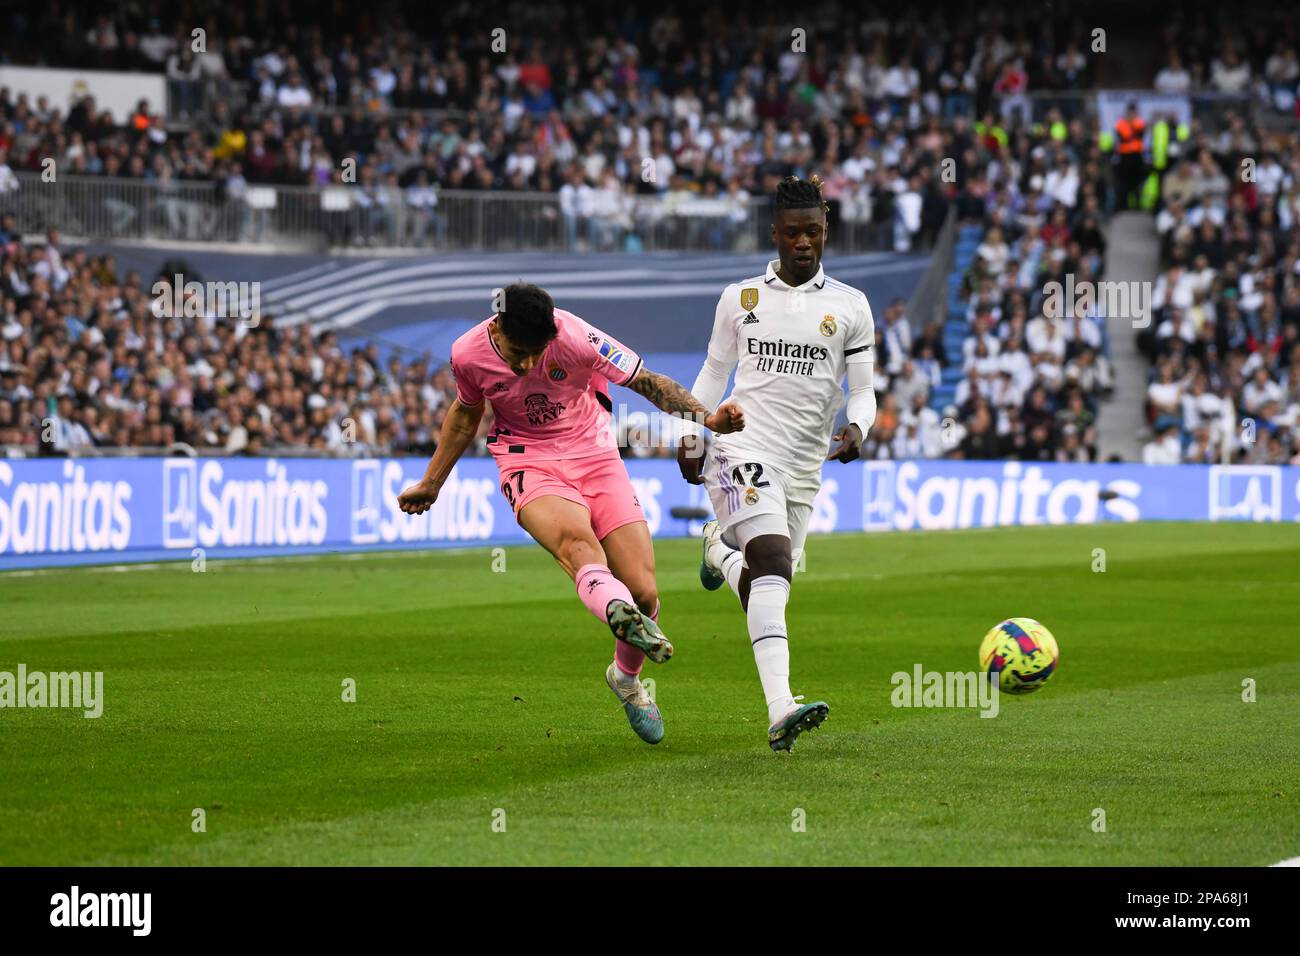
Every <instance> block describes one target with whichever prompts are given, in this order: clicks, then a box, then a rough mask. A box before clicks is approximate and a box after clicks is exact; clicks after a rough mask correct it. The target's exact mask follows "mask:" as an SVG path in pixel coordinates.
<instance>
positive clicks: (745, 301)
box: [740, 289, 758, 312]
mask: <svg viewBox="0 0 1300 956" xmlns="http://www.w3.org/2000/svg"><path fill="white" fill-rule="evenodd" d="M756 305H758V290H757V289H741V290H740V307H741V308H742V309H744V310H745V311H746V312H748V311H749V310H751V309H752V308H754V306H756Z"/></svg>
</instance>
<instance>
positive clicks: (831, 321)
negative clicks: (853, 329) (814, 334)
mask: <svg viewBox="0 0 1300 956" xmlns="http://www.w3.org/2000/svg"><path fill="white" fill-rule="evenodd" d="M821 328H822V335H824V336H826V337H827V338H830V337H831V336H832V335H834V334H835V316H833V315H824V316H822V326H821Z"/></svg>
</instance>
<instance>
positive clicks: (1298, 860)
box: [1272, 856, 1300, 866]
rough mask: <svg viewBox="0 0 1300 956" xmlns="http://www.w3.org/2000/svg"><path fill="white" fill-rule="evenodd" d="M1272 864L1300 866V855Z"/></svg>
mask: <svg viewBox="0 0 1300 956" xmlns="http://www.w3.org/2000/svg"><path fill="white" fill-rule="evenodd" d="M1272 866H1300V856H1293V857H1291V859H1289V860H1283V861H1282V862H1281V863H1274V864H1272Z"/></svg>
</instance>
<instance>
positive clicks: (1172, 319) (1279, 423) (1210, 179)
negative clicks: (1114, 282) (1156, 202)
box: [1139, 120, 1300, 464]
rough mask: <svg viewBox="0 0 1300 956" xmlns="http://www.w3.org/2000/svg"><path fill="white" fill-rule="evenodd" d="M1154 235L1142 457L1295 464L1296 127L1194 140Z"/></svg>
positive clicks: (1299, 427)
mask: <svg viewBox="0 0 1300 956" xmlns="http://www.w3.org/2000/svg"><path fill="white" fill-rule="evenodd" d="M1247 163H1249V164H1253V166H1250V165H1247ZM1247 169H1250V173H1249V175H1247V174H1246V170H1247ZM1156 229H1157V231H1158V233H1159V235H1160V238H1161V255H1162V271H1161V273H1160V275H1159V276H1158V278H1157V279H1156V282H1155V286H1154V289H1153V293H1152V306H1153V315H1154V320H1153V323H1152V325H1151V327H1150V328H1149V329H1148V330H1146V331H1145V332H1144V333H1143V334H1142V335H1141V337H1140V339H1139V341H1140V344H1141V347H1142V349H1143V351H1144V352H1145V354H1146V355H1147V356H1148V357H1149V358H1150V359H1151V361H1152V371H1151V381H1150V384H1149V386H1148V388H1147V403H1146V404H1147V420H1148V422H1149V423H1150V425H1151V428H1152V430H1153V432H1154V437H1153V439H1152V441H1151V442H1150V443H1148V444H1147V446H1146V448H1145V449H1144V458H1145V460H1146V461H1148V462H1152V463H1175V462H1180V461H1186V462H1209V461H1219V460H1221V459H1222V457H1223V455H1224V453H1225V452H1226V453H1227V454H1228V455H1229V456H1231V457H1232V458H1233V459H1234V460H1241V461H1247V462H1250V463H1256V464H1281V463H1286V462H1291V463H1295V464H1300V134H1297V133H1296V132H1294V130H1292V131H1288V132H1285V133H1272V134H1270V133H1269V132H1267V131H1266V130H1265V129H1261V128H1256V127H1251V126H1249V125H1247V124H1245V123H1244V122H1242V121H1240V120H1237V121H1235V122H1233V123H1232V124H1230V126H1229V127H1228V128H1227V129H1225V130H1224V131H1223V133H1222V135H1219V136H1208V135H1207V136H1203V137H1201V138H1200V140H1199V141H1198V142H1196V143H1195V148H1193V149H1190V150H1187V151H1185V152H1184V154H1183V156H1182V157H1181V158H1180V160H1179V161H1178V162H1177V163H1176V164H1175V165H1174V166H1172V168H1171V169H1170V170H1169V172H1168V174H1167V175H1166V176H1165V178H1164V183H1163V188H1162V208H1161V209H1160V211H1159V212H1158V213H1157V216H1156Z"/></svg>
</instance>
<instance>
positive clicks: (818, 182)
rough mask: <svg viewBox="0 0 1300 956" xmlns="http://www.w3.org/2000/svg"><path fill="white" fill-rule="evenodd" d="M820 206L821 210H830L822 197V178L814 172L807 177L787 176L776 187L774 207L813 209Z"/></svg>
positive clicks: (778, 208) (778, 209)
mask: <svg viewBox="0 0 1300 956" xmlns="http://www.w3.org/2000/svg"><path fill="white" fill-rule="evenodd" d="M818 206H820V207H821V210H822V212H830V207H829V206H828V205H826V201H825V200H824V199H822V178H821V177H820V176H818V175H817V174H816V173H814V174H813V175H811V176H809V177H808V178H807V179H800V178H799V177H798V176H787V177H785V179H783V180H781V182H780V184H779V185H778V186H777V187H776V209H777V211H778V212H780V211H781V210H782V209H814V208H816V207H818Z"/></svg>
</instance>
